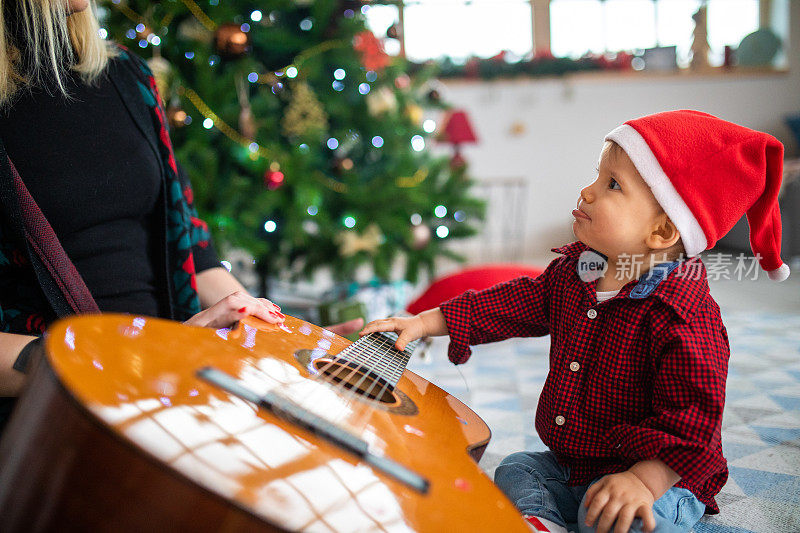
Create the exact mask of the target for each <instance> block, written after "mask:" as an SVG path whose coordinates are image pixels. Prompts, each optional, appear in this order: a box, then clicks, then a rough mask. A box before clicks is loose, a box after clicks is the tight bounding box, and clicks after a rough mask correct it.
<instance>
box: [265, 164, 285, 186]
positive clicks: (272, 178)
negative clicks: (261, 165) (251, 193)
mask: <svg viewBox="0 0 800 533" xmlns="http://www.w3.org/2000/svg"><path fill="white" fill-rule="evenodd" d="M283 178H284V176H283V172H281V171H280V170H271V169H267V171H266V172H265V173H264V187H266V188H267V189H269V190H271V191H274V190H275V189H279V188H280V187H281V185H283Z"/></svg>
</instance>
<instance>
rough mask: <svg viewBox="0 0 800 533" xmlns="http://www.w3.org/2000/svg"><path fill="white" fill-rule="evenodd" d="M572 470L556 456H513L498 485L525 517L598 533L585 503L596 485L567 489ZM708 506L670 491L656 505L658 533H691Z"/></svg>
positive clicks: (637, 525)
mask: <svg viewBox="0 0 800 533" xmlns="http://www.w3.org/2000/svg"><path fill="white" fill-rule="evenodd" d="M568 479H569V468H567V467H565V466H563V465H561V464H560V463H559V462H558V461H557V460H556V457H555V454H554V453H553V452H550V451H547V452H517V453H512V454H511V455H509V456H508V457H506V458H505V459H503V461H502V462H501V463H500V465H499V466H498V467H497V470H495V473H494V482H495V483H496V484H497V486H498V487H500V489H501V490H502V491H503V492H504V493H505V494H506V496H508V497H509V498H510V499H511V501H512V502H514V505H516V506H517V509H519V510H520V512H521V513H522V514H524V515H534V516H537V517H539V518H546V519H547V520H550V521H551V522H555V523H556V524H560V525H562V526H564V527H566V528H567V529H568V530H570V531H579V532H580V533H589V532H594V531H595V528H594V527H589V526H586V525H585V523H584V520H585V519H586V507H585V506H584V505H583V499H584V496H585V494H586V490H587V489H588V488H589V487H590V486H591V485H592V483H594V482H595V481H597V480H598V479H600V478H598V479H596V480H594V481H592V483H589V484H586V485H579V486H573V487H571V486H569V485H567V480H568ZM705 510H706V506H705V504H704V503H702V502H701V501H700V500H698V499H697V498H696V497H695V495H694V494H692V493H691V492H690V491H689V490H687V489H684V488H677V487H673V488H671V489H669V490H668V491H667V492H666V493H665V494H664V495H663V496H662V497H661V498H659V499H658V500H657V501H656V502H655V504H653V516H654V517H655V519H656V529H655V532H656V533H667V532H669V533H672V532H679V531H690V530H691V529H692V527H693V526H694V525H695V524H696V523H697V522H698V520H700V518H701V517H702V516H703V513H705ZM631 531H634V532H636V533H639V532H641V531H642V521H641V519H639V518H636V519H634V521H633V525H632V526H631Z"/></svg>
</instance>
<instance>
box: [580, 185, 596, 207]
mask: <svg viewBox="0 0 800 533" xmlns="http://www.w3.org/2000/svg"><path fill="white" fill-rule="evenodd" d="M581 200H583V201H584V202H586V203H592V200H594V193H592V186H591V185H589V186H588V187H584V188H583V189H582V190H581Z"/></svg>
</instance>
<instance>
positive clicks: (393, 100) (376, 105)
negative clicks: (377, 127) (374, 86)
mask: <svg viewBox="0 0 800 533" xmlns="http://www.w3.org/2000/svg"><path fill="white" fill-rule="evenodd" d="M367 109H369V114H370V115H372V116H373V117H377V116H380V115H383V114H384V113H388V112H390V111H394V110H395V109H397V97H396V96H395V95H394V91H392V90H391V89H389V88H388V87H381V88H380V89H378V90H377V91H373V92H370V93H369V95H368V96H367Z"/></svg>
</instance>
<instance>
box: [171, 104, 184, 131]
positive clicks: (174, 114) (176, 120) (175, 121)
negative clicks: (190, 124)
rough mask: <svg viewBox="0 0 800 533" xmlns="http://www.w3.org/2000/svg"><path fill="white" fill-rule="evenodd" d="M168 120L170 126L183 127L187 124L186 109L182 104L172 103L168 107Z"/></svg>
mask: <svg viewBox="0 0 800 533" xmlns="http://www.w3.org/2000/svg"><path fill="white" fill-rule="evenodd" d="M167 121H168V122H169V127H170V128H182V127H184V126H185V125H186V111H184V110H183V109H181V107H180V106H177V105H170V106H169V107H168V108H167Z"/></svg>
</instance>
